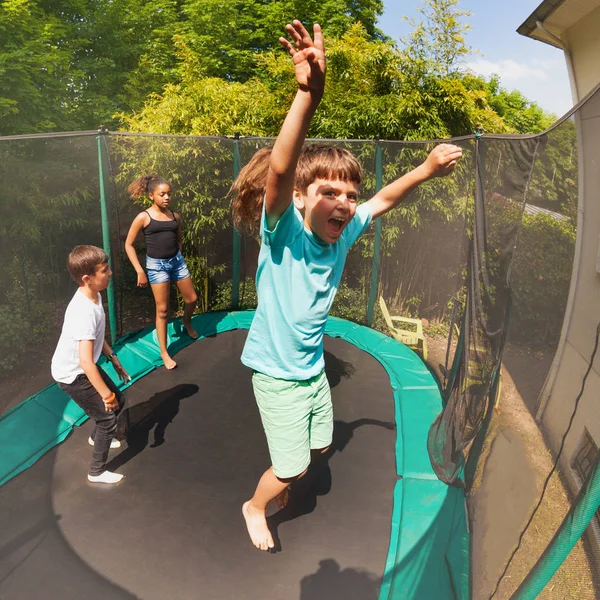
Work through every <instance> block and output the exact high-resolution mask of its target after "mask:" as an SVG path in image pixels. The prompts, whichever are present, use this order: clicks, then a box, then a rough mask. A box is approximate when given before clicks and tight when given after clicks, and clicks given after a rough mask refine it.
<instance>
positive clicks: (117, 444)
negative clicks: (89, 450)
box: [88, 436, 121, 450]
mask: <svg viewBox="0 0 600 600" xmlns="http://www.w3.org/2000/svg"><path fill="white" fill-rule="evenodd" d="M88 444H89V445H90V446H93V445H94V440H93V439H92V437H91V436H90V437H89V438H88ZM110 447H111V449H113V450H114V449H115V448H120V447H121V442H120V441H119V440H118V439H117V438H113V439H112V440H111V441H110Z"/></svg>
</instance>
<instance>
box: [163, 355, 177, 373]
mask: <svg viewBox="0 0 600 600" xmlns="http://www.w3.org/2000/svg"><path fill="white" fill-rule="evenodd" d="M160 357H161V358H162V359H163V362H164V363H165V367H166V369H167V370H168V371H170V370H171V369H174V368H175V367H176V366H177V363H176V362H175V361H174V360H173V359H172V358H171V357H170V356H169V355H168V354H167V353H166V352H161V353H160Z"/></svg>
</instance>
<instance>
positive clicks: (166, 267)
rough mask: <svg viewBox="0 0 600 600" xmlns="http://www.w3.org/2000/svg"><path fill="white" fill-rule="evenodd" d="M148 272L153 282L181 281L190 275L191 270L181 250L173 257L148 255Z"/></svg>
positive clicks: (149, 278)
mask: <svg viewBox="0 0 600 600" xmlns="http://www.w3.org/2000/svg"><path fill="white" fill-rule="evenodd" d="M146 273H147V275H148V281H149V282H150V283H151V284H152V283H165V282H167V281H180V280H182V279H188V278H189V277H190V271H189V269H188V267H187V265H186V264H185V260H184V259H183V256H182V255H181V252H178V253H177V254H176V255H175V256H173V258H152V257H150V256H146Z"/></svg>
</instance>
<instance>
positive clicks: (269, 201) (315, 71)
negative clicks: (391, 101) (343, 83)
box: [265, 20, 326, 230]
mask: <svg viewBox="0 0 600 600" xmlns="http://www.w3.org/2000/svg"><path fill="white" fill-rule="evenodd" d="M286 30H287V32H288V34H289V35H290V37H291V38H292V40H293V42H294V44H295V47H294V45H293V44H292V43H290V42H289V41H288V40H286V39H285V38H279V41H280V42H281V44H282V46H283V47H284V48H285V49H286V50H287V51H288V52H289V53H290V55H291V56H292V59H293V61H294V71H295V74H296V81H297V82H298V92H297V93H296V97H295V98H294V101H293V102H292V106H291V107H290V110H289V112H288V114H287V116H286V118H285V121H284V122H283V125H282V127H281V131H280V132H279V135H278V136H277V140H276V142H275V145H274V146H273V151H272V153H271V158H270V161H269V172H268V175H267V185H266V193H265V211H266V215H267V226H268V228H269V229H271V230H272V229H274V227H275V225H276V224H277V221H278V220H279V217H281V215H282V214H283V213H284V212H285V211H286V209H287V207H288V206H289V205H290V202H291V201H292V194H293V191H294V179H295V173H296V165H297V163H298V158H299V156H300V152H301V151H302V145H303V144H304V139H305V138H306V133H307V131H308V126H309V124H310V120H311V118H312V116H313V114H314V113H315V110H316V109H317V106H318V105H319V102H320V101H321V98H322V97H323V90H324V88H325V66H326V65H325V49H324V44H323V34H322V32H321V27H320V26H319V25H318V24H316V23H315V25H314V27H313V31H314V38H315V39H314V41H313V40H312V38H311V37H310V34H309V33H308V31H307V30H306V29H305V27H304V25H302V23H301V22H300V21H297V20H294V21H293V23H292V25H286Z"/></svg>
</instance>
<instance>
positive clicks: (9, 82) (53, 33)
mask: <svg viewBox="0 0 600 600" xmlns="http://www.w3.org/2000/svg"><path fill="white" fill-rule="evenodd" d="M69 32H70V30H69V28H68V25H66V24H65V23H64V22H62V21H61V20H60V19H58V18H56V17H53V16H52V15H47V14H46V13H45V12H44V11H43V10H42V9H41V8H40V7H39V6H38V5H37V4H36V3H35V2H25V1H24V0H5V1H4V2H2V3H1V4H0V135H8V134H14V133H34V132H39V131H47V130H51V129H66V130H68V129H70V128H71V127H72V125H74V124H75V121H74V120H73V119H72V118H71V115H69V113H68V111H65V105H68V103H69V82H70V73H69V69H70V66H71V61H72V58H73V52H72V50H71V49H69V48H64V47H63V45H62V43H61V40H62V39H64V38H65V37H67V36H68V35H69Z"/></svg>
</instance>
